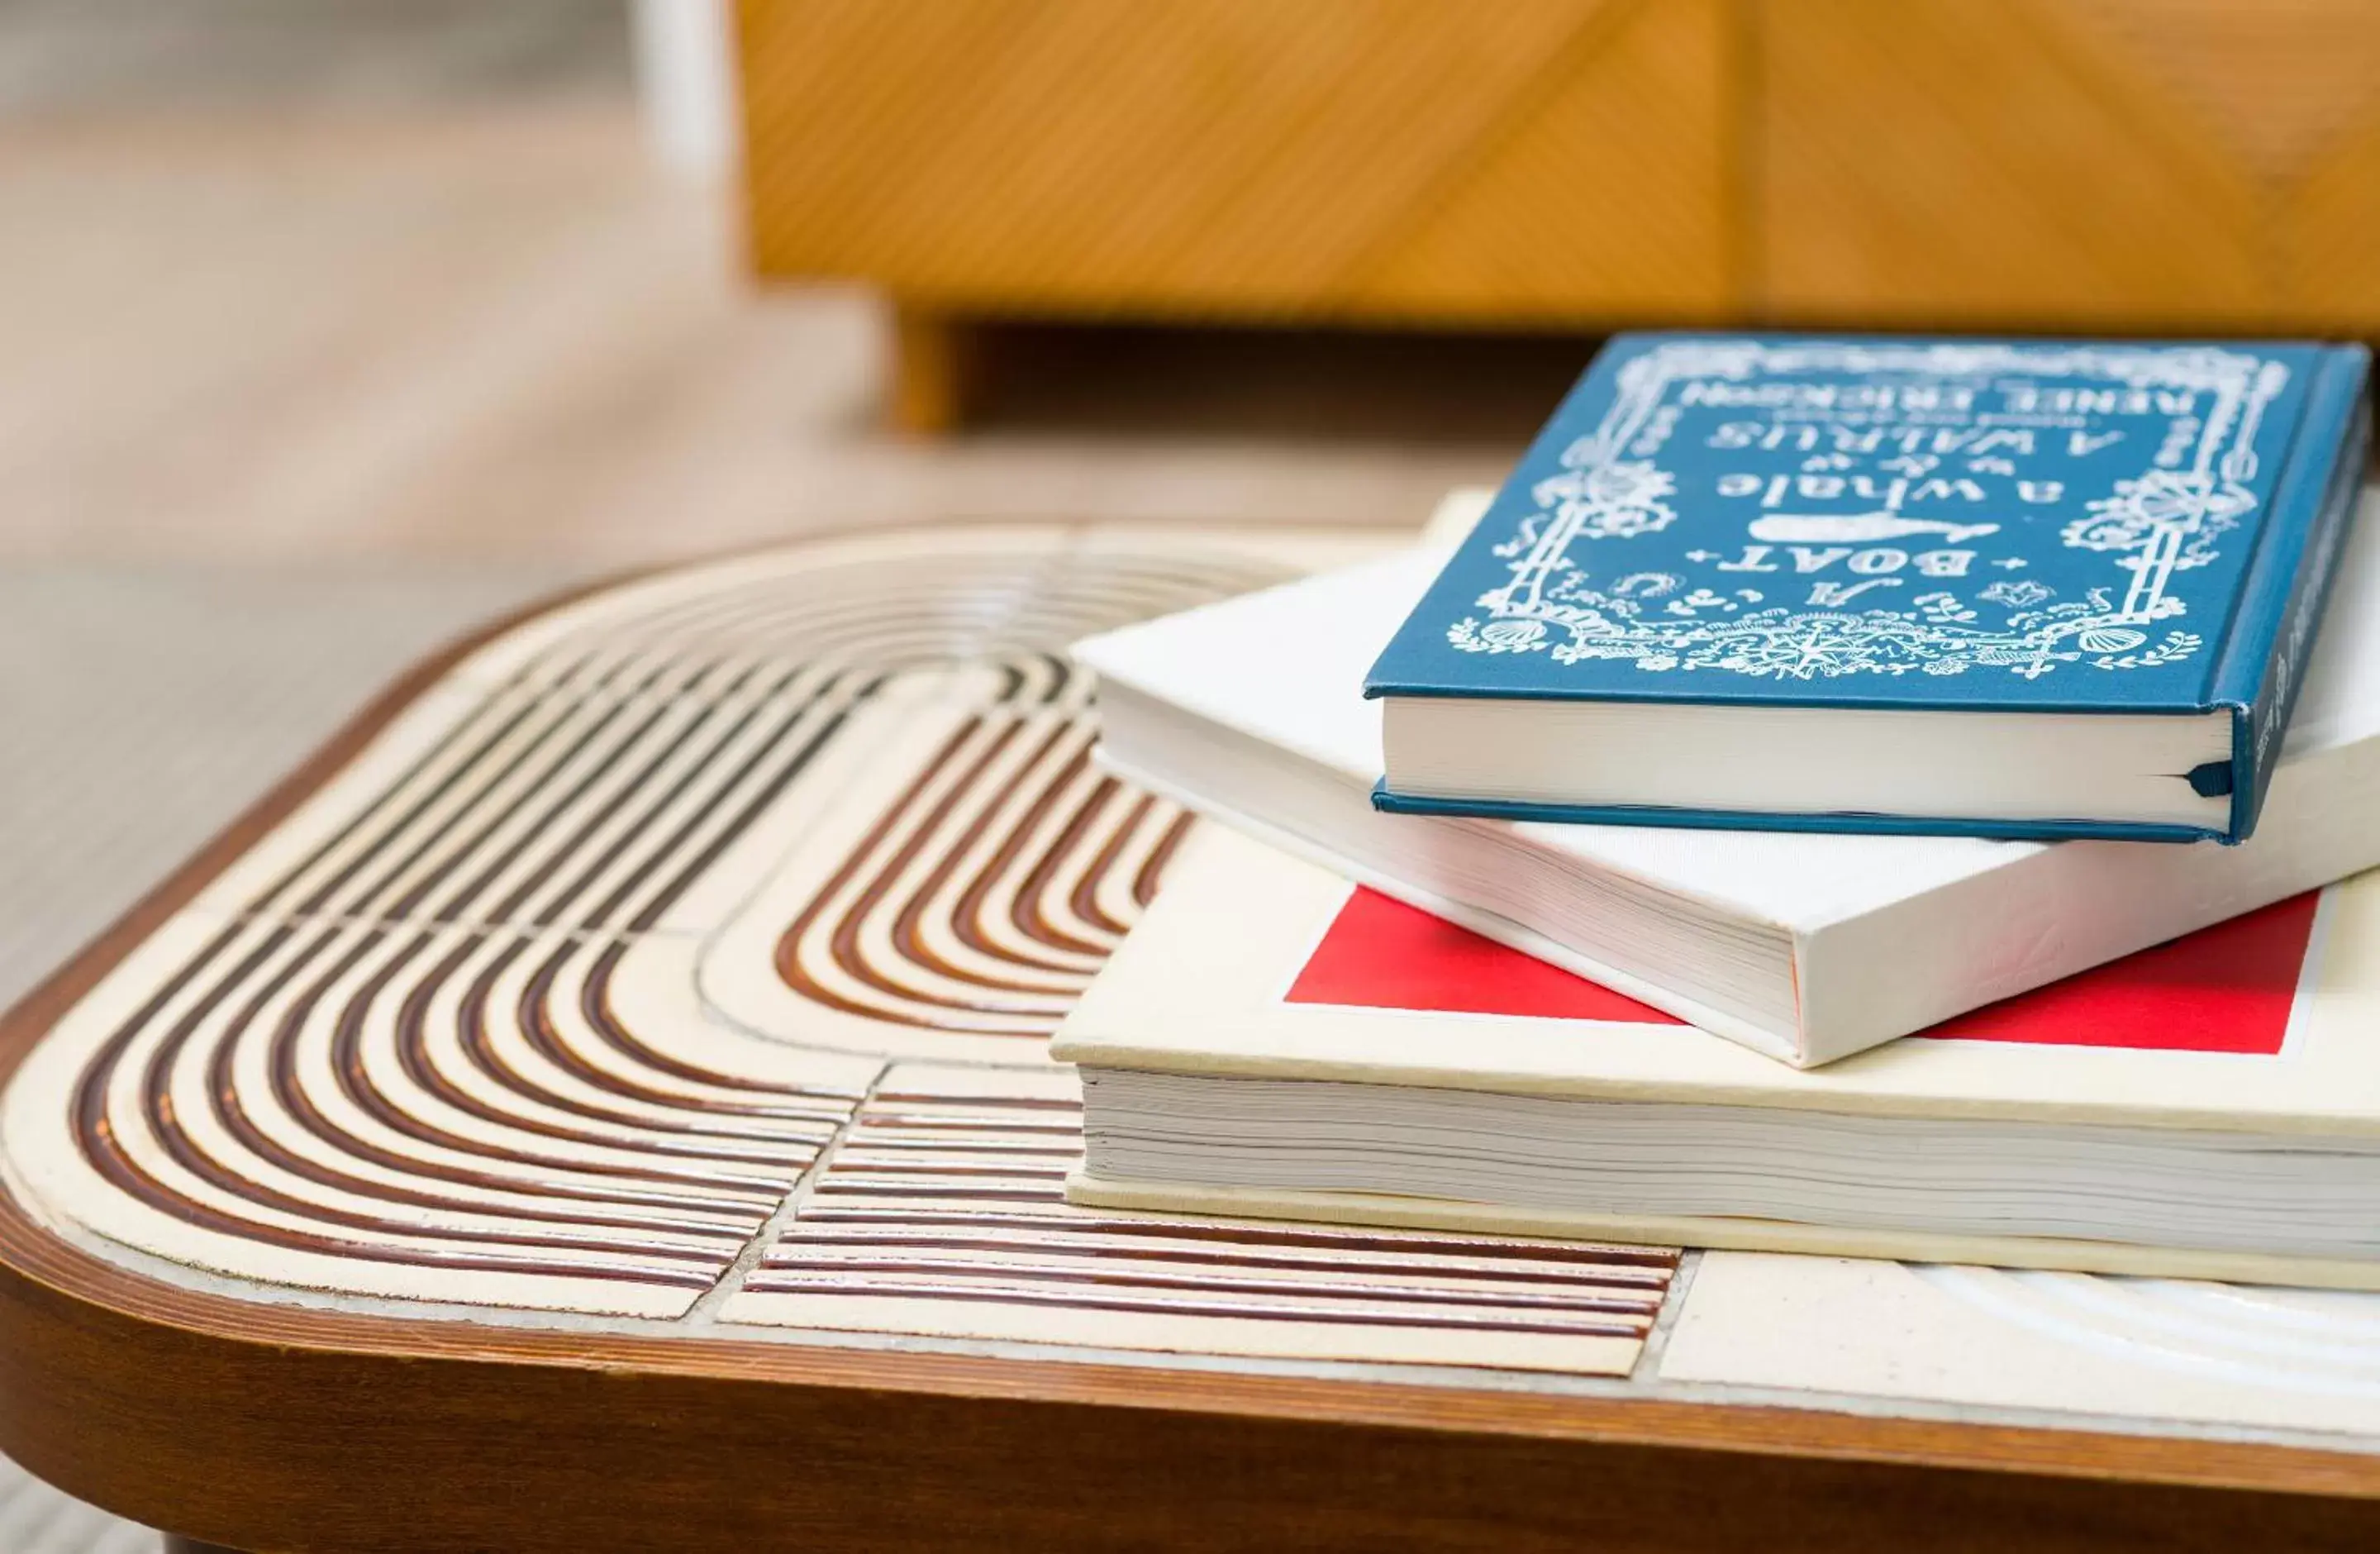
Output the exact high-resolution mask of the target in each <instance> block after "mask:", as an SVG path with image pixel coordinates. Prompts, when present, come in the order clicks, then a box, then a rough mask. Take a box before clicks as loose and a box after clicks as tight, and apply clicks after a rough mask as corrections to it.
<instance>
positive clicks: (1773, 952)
mask: <svg viewBox="0 0 2380 1554" xmlns="http://www.w3.org/2000/svg"><path fill="white" fill-rule="evenodd" d="M2373 500H2374V499H2373V498H2372V497H2371V496H2369V495H2367V496H2366V497H2365V499H2364V514H2363V518H2364V521H2362V522H2359V523H2357V524H2355V525H2354V526H2353V530H2354V532H2353V533H2352V534H2351V535H2350V540H2349V541H2348V548H2347V553H2346V555H2345V557H2344V559H2343V560H2342V562H2341V564H2340V566H2339V569H2338V581H2337V583H2336V585H2335V588H2336V592H2335V596H2334V598H2333V600H2332V602H2331V607H2330V611H2329V619H2328V624H2327V625H2326V626H2325V629H2324V632H2323V634H2322V637H2321V639H2320V642H2319V643H2318V645H2317V647H2316V649H2315V650H2314V654H2313V664H2312V667H2311V669H2310V671H2309V674H2308V679H2307V683H2306V686H2305V688H2304V691H2303V693H2302V695H2301V698H2300V699H2299V702H2298V706H2297V710H2296V713H2295V716H2294V718H2293V719H2292V721H2291V722H2290V725H2289V734H2288V736H2287V743H2286V745H2285V747H2284V749H2283V753H2282V757H2281V759H2280V762H2279V764H2278V767H2277V770H2276V771H2275V773H2274V776H2273V781H2272V788H2271V791H2270V794H2269V795H2268V796H2267V798H2266V800H2265V809H2264V814H2263V819H2262V821H2261V823H2260V824H2259V826H2258V828H2257V831H2256V833H2255V835H2254V836H2253V838H2252V839H2250V840H2249V841H2248V842H2246V843H2244V844H2241V845H2240V846H2237V847H2216V846H2212V845H2202V846H2172V845H2143V844H2138V843H2127V842H2107V841H2079V842H2051V843H2043V842H2006V841H1990V840H1985V839H1982V838H1977V837H1943V836H1889V835H1828V834H1795V833H1790V832H1733V831H1696V830H1682V829H1666V828H1648V827H1638V826H1599V825H1576V824H1562V823H1557V822H1551V821H1527V820H1522V821H1514V820H1506V819H1477V818H1461V817H1448V816H1417V815H1391V814H1383V813H1380V812H1378V811H1377V810H1375V809H1374V808H1373V807H1372V804H1371V792H1372V789H1373V786H1374V784H1375V783H1378V780H1379V778H1380V774H1381V759H1380V711H1379V708H1378V703H1376V702H1368V701H1366V700H1365V699H1364V698H1363V696H1362V687H1363V682H1364V674H1365V671H1366V668H1367V667H1368V666H1369V665H1370V663H1371V662H1372V660H1373V659H1374V657H1375V656H1376V655H1377V654H1378V650H1379V648H1380V645H1381V644H1382V643H1383V642H1385V641H1387V640H1388V638H1389V637H1390V634H1392V633H1393V632H1394V631H1395V630H1396V629H1397V626H1398V625H1399V623H1400V622H1402V621H1403V619H1404V618H1405V616H1406V614H1407V613H1408V612H1409V611H1410V610H1411V608H1412V607H1413V603H1414V601H1415V600H1416V599H1417V598H1419V597H1420V595H1421V593H1422V592H1423V590H1424V589H1427V587H1428V586H1429V583H1430V580H1431V578H1433V577H1436V576H1437V574H1438V572H1439V566H1440V565H1441V564H1442V562H1443V560H1444V558H1445V555H1446V553H1447V550H1448V546H1447V545H1446V544H1445V543H1443V542H1441V543H1439V544H1435V545H1429V544H1426V545H1424V546H1421V547H1418V548H1416V549H1415V550H1413V551H1410V552H1403V553H1400V554H1395V555H1391V556H1388V557H1385V558H1382V559H1380V560H1378V561H1374V562H1370V563H1366V564H1364V565H1357V566H1354V567H1350V568H1346V569H1344V570H1342V571H1338V572H1332V573H1327V574H1324V575H1321V576H1318V577H1311V578H1307V579H1305V580H1303V581H1300V582H1296V583H1292V584H1289V585H1287V586H1285V587H1282V588H1278V589H1269V590H1268V591H1265V592H1262V593H1257V594H1251V595H1247V596H1245V597H1243V598H1240V599H1235V600H1231V601H1225V602H1223V603H1220V604H1215V605H1210V606H1208V607H1207V608H1204V609H1200V610H1194V611H1190V612H1188V613H1183V614H1179V615H1172V616H1168V617H1165V618H1164V619H1161V620H1157V621H1152V622H1148V623H1146V624H1143V625H1135V626H1130V627H1126V628H1124V629H1123V630H1121V631H1116V632H1111V633H1109V634H1107V635H1105V636H1102V637H1093V638H1091V639H1089V640H1088V641H1086V642H1083V643H1079V644H1077V645H1076V647H1075V658H1076V660H1077V661H1078V662H1082V663H1084V664H1086V665H1087V666H1089V667H1090V668H1091V669H1093V670H1095V671H1097V672H1098V674H1099V677H1100V693H1099V696H1100V711H1101V721H1102V730H1103V733H1102V740H1101V744H1100V747H1099V756H1100V759H1101V760H1103V761H1104V762H1105V763H1106V764H1107V765H1108V766H1109V767H1110V768H1111V770H1113V771H1117V772H1118V773H1120V774H1122V775H1123V776H1125V777H1128V778H1130V779H1131V780H1133V781H1135V782H1137V783H1143V784H1145V785H1146V786H1148V787H1150V788H1153V789H1155V790H1157V791H1158V792H1160V793H1162V794H1165V795H1168V796H1171V797H1173V798H1176V799H1178V800H1180V801H1182V802H1184V803H1185V804H1187V805H1189V806H1190V807H1194V808H1196V809H1198V810H1200V811H1202V812H1204V813H1206V814H1208V815H1210V816H1212V817H1215V818H1217V819H1222V820H1224V821H1227V822H1229V823H1231V824H1233V825H1234V826H1236V827H1239V828H1241V829H1243V830H1245V831H1246V832H1249V833H1251V834H1253V835H1255V836H1257V837H1259V838H1261V839H1264V840H1266V841H1268V842H1270V843H1273V844H1277V845H1280V846H1282V847H1286V848H1289V849H1291V850H1293V851H1296V852H1299V853H1301V854H1303V855H1304V856H1306V857H1308V858H1311V859H1313V860H1316V861H1318V862H1320V863H1323V864H1325V865H1327V866H1328V867H1330V868H1332V869H1334V870H1336V871H1338V872H1341V873H1342V874H1345V875H1348V876H1349V877H1351V878H1354V879H1356V880H1362V881H1363V882H1365V883H1366V884H1369V885H1372V886H1374V887H1376V888H1378V889H1379V890H1381V891H1384V892H1387V893H1389V894H1390V895H1393V896H1396V897H1398V898H1400V899H1402V900H1403V901H1405V902H1408V903H1410V904H1414V905H1416V906H1419V907H1422V908H1424V909H1426V910H1427V911H1430V912H1433V913H1437V914H1439V915H1441V916H1443V917H1449V918H1451V919H1452V920H1454V921H1456V922H1458V923H1460V924H1462V925H1463V927H1465V928H1468V929H1473V930H1475V931H1476V932H1478V933H1481V934H1484V935H1486V936H1488V938H1490V939H1494V940H1497V941H1501V942H1503V943H1505V944H1508V945H1511V946H1513V947H1514V948H1517V949H1520V950H1523V951H1525V952H1527V953H1530V954H1533V955H1536V956H1539V957H1541V958H1543V959H1546V960H1548V961H1550V962H1552V963H1554V964H1555V965H1560V966H1561V967H1563V968H1564V969H1566V970H1569V971H1572V972H1574V973H1576V974H1578V975H1580V976H1583V977H1591V978H1593V979H1594V980H1596V981H1597V982H1600V983H1602V984H1604V985H1606V986H1608V987H1610V988H1613V989H1618V990H1620V991H1621V992H1623V993H1626V994H1627V995H1629V996H1630V997H1632V998H1634V999H1638V1000H1640V1001H1642V1002H1645V1003H1647V1004H1649V1005H1651V1006H1653V1007H1654V1008H1657V1009H1659V1010H1661V1011H1663V1012H1665V1013H1666V1014H1672V1015H1675V1016H1677V1017H1678V1018H1680V1019H1683V1020H1686V1021H1689V1022H1691V1023H1693V1024H1694V1025H1696V1026H1702V1027H1703V1028H1705V1029H1706V1030H1710V1031H1714V1032H1717V1033H1718V1034H1719V1035H1722V1036H1725V1037H1728V1038H1732V1039H1734V1040H1736V1041H1739V1042H1742V1043H1743V1044H1744V1045H1745V1046H1747V1047H1750V1048H1753V1049H1754V1050H1757V1051H1760V1052H1763V1053H1766V1054H1767V1056H1769V1057H1771V1058H1776V1059H1781V1060H1783V1061H1784V1062H1788V1063H1791V1064H1793V1065H1795V1066H1811V1065H1816V1064H1821V1063H1826V1062H1833V1061H1834V1060H1836V1059H1839V1058H1842V1057H1845V1056H1847V1055H1849V1054H1851V1053H1853V1052H1857V1051H1860V1050H1864V1049H1865V1048H1869V1047H1873V1046H1876V1044H1878V1043H1880V1042H1884V1041H1888V1040H1890V1039H1891V1038H1895V1037H1898V1036H1903V1035H1906V1034H1907V1033H1909V1032H1911V1031H1915V1030H1922V1029H1924V1028H1925V1027H1926V1026H1932V1025H1936V1024H1938V1023H1939V1022H1941V1021H1943V1020H1947V1019H1949V1018H1951V1017H1952V1016H1954V1015H1957V1014H1963V1013H1965V1012H1966V1011H1968V1010H1971V1009H1975V1008H1979V1007H1981V1006H1983V1005H1985V1004H1987V1003H1991V1002H1996V1001H1998V1000H2000V999H2004V998H2008V997H2010V995H2012V994H2016V993H2020V992H2023V991H2025V990H2026V989H2032V988H2037V987H2040V986H2042V985H2044V984H2045V983H2049V982H2054V981H2056V980H2058V978H2060V977H2068V976H2070V975H2072V974H2073V973H2075V972H2078V971H2082V970H2083V969H2085V968H2087V967H2090V966H2094V965H2099V964H2101V963H2103V962H2106V961H2108V960H2112V959H2114V958H2116V957H2117V956H2119V955H2124V954H2129V953H2131V952H2132V951H2135V950H2139V949H2143V948H2145V947H2146V946H2148V945H2151V944H2155V943H2159V942H2162V941H2166V940H2168V939H2172V938H2175V937H2177V936H2178V935H2180V934H2185V933H2188V932H2191V931H2192V930H2193V929H2201V928H2204V927H2206V926H2207V925H2209V924H2212V923H2216V922H2220V921H2222V920H2223V919H2225V918H2227V917H2234V916H2236V915H2238V914H2240V913H2242V912H2247V911H2250V910H2253V909H2254V908H2256V907H2260V906H2264V905H2266V904H2270V903H2272V902H2276V901H2279V900H2282V899H2284V898H2286V897H2289V896H2292V895H2296V894H2298V893H2300V892H2303V891H2307V890H2310V889H2313V887H2315V886H2318V885H2322V884H2325V883H2327V882H2329V881H2331V880H2337V879H2340V878H2342V877H2344V876H2346V875H2349V874H2352V873H2356V872H2358V871H2360V870H2362V869H2364V868H2372V867H2374V866H2375V865H2380V540H2375V539H2374V536H2373V535H2372V534H2371V533H2370V530H2371V528H2373V525H2372V523H2371V522H2370V521H2369V513H2370V508H2371V505H2372V503H2373ZM1479 504H1480V500H1479V498H1477V497H1476V496H1474V497H1471V498H1469V499H1468V501H1467V503H1463V504H1452V503H1451V504H1450V505H1451V509H1452V510H1451V511H1450V512H1449V513H1448V514H1447V515H1444V516H1446V517H1448V518H1450V519H1452V520H1454V521H1453V524H1452V527H1454V528H1462V527H1463V523H1462V521H1461V520H1462V519H1463V518H1465V517H1468V516H1475V514H1476V512H1477V510H1478V506H1479ZM1708 759H1712V760H1722V759H1728V758H1727V757H1726V756H1725V755H1724V754H1723V753H1717V752H1715V753H1713V754H1712V755H1711V756H1710V757H1709V758H1708Z"/></svg>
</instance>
